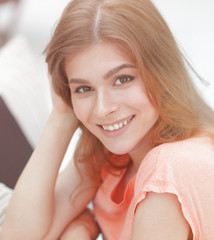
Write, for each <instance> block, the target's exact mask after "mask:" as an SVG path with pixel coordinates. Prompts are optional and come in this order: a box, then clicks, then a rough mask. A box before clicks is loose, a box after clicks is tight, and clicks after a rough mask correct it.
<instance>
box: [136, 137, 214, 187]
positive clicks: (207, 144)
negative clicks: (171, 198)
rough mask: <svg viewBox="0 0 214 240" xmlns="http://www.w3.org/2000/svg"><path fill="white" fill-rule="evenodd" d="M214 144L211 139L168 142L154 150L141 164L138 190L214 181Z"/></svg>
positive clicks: (137, 183) (137, 177)
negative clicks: (147, 187)
mask: <svg viewBox="0 0 214 240" xmlns="http://www.w3.org/2000/svg"><path fill="white" fill-rule="evenodd" d="M213 171H214V145H213V142H212V139H210V138H209V137H197V138H189V139H186V140H182V141H177V142H170V143H164V144H162V145H160V146H158V147H156V148H154V149H152V150H151V151H150V152H149V153H148V154H147V156H146V157H145V159H143V161H142V162H141V165H140V167H139V170H138V173H137V176H136V187H137V188H141V189H142V185H145V184H147V185H148V184H154V183H155V184H156V185H157V184H159V185H166V184H168V185H170V184H171V185H178V186H181V185H185V183H186V182H187V181H188V182H189V183H192V184H194V182H195V180H196V179H197V180H198V181H199V180H200V179H205V178H209V179H210V180H211V179H213V182H214V177H213Z"/></svg>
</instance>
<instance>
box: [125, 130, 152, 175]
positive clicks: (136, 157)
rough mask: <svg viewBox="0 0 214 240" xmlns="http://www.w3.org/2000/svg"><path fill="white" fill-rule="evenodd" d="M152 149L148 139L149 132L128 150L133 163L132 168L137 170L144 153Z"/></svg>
mask: <svg viewBox="0 0 214 240" xmlns="http://www.w3.org/2000/svg"><path fill="white" fill-rule="evenodd" d="M151 149H152V144H151V141H150V134H147V135H146V136H145V137H144V138H143V139H142V140H141V141H140V142H139V143H138V144H137V146H135V148H134V149H133V150H132V151H131V152H129V156H130V157H131V160H132V163H133V169H134V170H135V171H136V172H137V170H138V168H139V166H140V164H141V162H142V161H143V159H144V157H145V156H146V154H147V153H148V152H149V151H150V150H151Z"/></svg>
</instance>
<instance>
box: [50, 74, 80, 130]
mask: <svg viewBox="0 0 214 240" xmlns="http://www.w3.org/2000/svg"><path fill="white" fill-rule="evenodd" d="M48 78H49V81H50V90H51V96H52V103H53V109H52V114H53V115H54V116H55V117H56V116H57V117H59V116H61V117H63V118H64V117H65V118H67V119H68V120H69V122H70V123H71V124H72V126H73V127H74V129H75V130H76V128H77V127H78V125H79V120H78V119H77V118H76V116H75V114H74V111H73V109H72V108H71V107H70V106H69V105H68V104H67V103H66V102H65V101H63V99H62V98H61V97H60V96H59V95H57V94H56V92H55V91H54V89H53V86H52V78H51V75H50V74H48Z"/></svg>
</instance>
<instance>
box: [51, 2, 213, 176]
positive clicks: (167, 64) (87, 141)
mask: <svg viewBox="0 0 214 240" xmlns="http://www.w3.org/2000/svg"><path fill="white" fill-rule="evenodd" d="M106 41H109V42H112V43H114V44H117V45H118V46H119V47H121V48H122V49H123V50H124V51H127V52H128V53H129V54H130V55H131V56H132V57H133V60H134V61H135V63H136V65H137V67H138V69H139V71H140V72H141V75H142V79H143V81H144V85H145V88H146V90H147V93H148V96H149V98H150V100H151V103H152V104H153V105H154V107H155V108H156V109H157V110H158V111H159V114H160V117H159V119H158V121H157V123H156V124H155V126H154V128H153V134H152V138H151V142H152V143H153V145H154V146H156V145H159V144H161V143H164V142H166V141H176V140H181V139H185V138H188V137H191V136H192V135H194V134H195V133H197V132H199V131H202V132H206V134H208V135H213V134H214V133H213V132H212V130H209V129H212V128H209V127H212V125H213V122H214V117H213V111H212V110H211V109H210V108H209V107H208V106H207V105H206V104H205V102H204V101H203V100H202V99H201V97H200V96H199V94H198V93H197V91H196V90H195V87H194V85H193V83H192V81H191V78H190V76H189V73H188V71H187V69H186V65H185V60H184V57H183V55H182V53H181V52H180V50H179V48H178V46H177V44H176V42H175V40H174V38H173V36H172V34H171V31H170V30H169V28H168V26H167V24H166V23H165V21H164V20H163V18H162V16H161V15H160V13H159V12H158V10H157V9H156V8H155V6H154V5H153V4H152V3H151V1H149V0H84V1H82V0H73V1H71V2H70V3H69V4H68V6H67V7H66V9H65V10H64V12H63V14H62V17H61V19H60V21H59V23H58V25H57V27H56V29H55V32H54V34H53V37H52V39H51V41H50V43H49V44H48V46H47V48H46V53H47V58H46V61H47V63H48V69H49V72H50V74H51V75H52V78H53V86H54V89H55V91H56V92H57V93H58V94H59V95H60V96H61V97H62V98H63V99H64V100H65V101H66V102H67V103H68V104H70V105H71V106H72V103H71V97H70V90H69V87H68V79H67V77H66V74H65V71H64V62H65V58H66V57H67V56H68V55H73V54H76V53H78V52H79V51H81V50H82V49H84V48H85V47H88V46H89V45H91V44H94V43H98V42H106ZM80 127H81V129H82V136H81V138H80V140H79V143H78V146H77V149H76V152H75V159H76V160H81V161H83V162H84V164H85V165H87V169H91V175H92V174H94V173H96V174H94V176H98V175H99V173H100V169H101V168H103V167H107V168H108V169H111V170H114V169H117V167H119V166H116V165H115V164H114V163H112V162H111V161H110V160H109V159H110V157H109V156H110V155H111V154H110V153H109V152H108V150H107V149H105V147H104V146H103V145H102V143H101V142H100V141H99V140H98V139H96V138H95V137H94V136H93V135H92V134H91V133H90V132H89V131H88V130H87V129H86V128H85V127H84V126H83V125H81V126H80ZM207 129H208V130H207ZM86 146H87V147H86ZM106 164H107V165H106ZM125 166H127V164H125ZM121 167H122V166H121Z"/></svg>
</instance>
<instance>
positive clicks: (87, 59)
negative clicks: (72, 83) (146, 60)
mask: <svg viewBox="0 0 214 240" xmlns="http://www.w3.org/2000/svg"><path fill="white" fill-rule="evenodd" d="M126 63H127V64H130V63H132V64H134V62H133V58H132V57H131V56H130V54H129V53H128V51H127V50H125V48H124V47H121V46H119V45H117V44H113V43H98V44H94V45H91V46H89V47H87V48H84V49H83V50H81V51H79V52H78V53H76V54H75V55H69V56H68V57H67V58H66V60H65V71H66V74H67V75H71V74H72V75H73V74H74V75H75V74H76V73H78V74H79V73H81V72H82V71H83V69H84V70H87V69H88V70H89V71H92V70H93V71H94V70H96V71H99V70H100V71H106V70H109V69H111V68H114V67H115V66H117V65H120V64H126Z"/></svg>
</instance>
